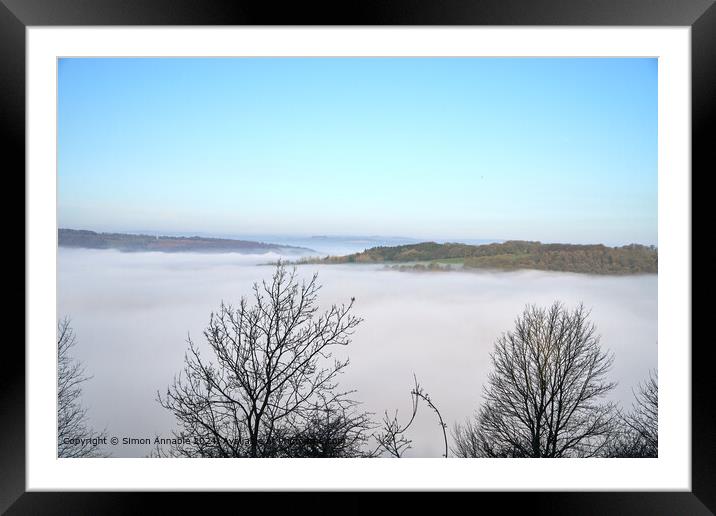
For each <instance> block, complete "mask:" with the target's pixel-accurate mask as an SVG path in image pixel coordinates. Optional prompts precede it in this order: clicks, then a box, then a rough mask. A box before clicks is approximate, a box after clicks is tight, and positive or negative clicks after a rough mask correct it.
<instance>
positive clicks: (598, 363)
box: [453, 302, 616, 457]
mask: <svg viewBox="0 0 716 516" xmlns="http://www.w3.org/2000/svg"><path fill="white" fill-rule="evenodd" d="M588 317H589V313H588V311H587V310H585V308H584V307H583V306H582V305H581V304H580V305H579V306H578V307H577V308H576V309H574V310H573V311H571V312H570V311H568V310H567V309H566V308H565V307H564V306H563V305H562V304H560V303H558V302H555V303H554V304H553V305H552V306H551V307H550V308H548V309H543V308H538V307H536V306H533V305H532V306H527V307H526V308H525V310H524V312H523V313H522V315H521V317H518V318H517V320H516V322H515V328H514V330H513V331H511V332H508V333H506V334H503V335H502V336H501V337H500V338H499V339H498V340H497V342H496V344H495V351H494V352H493V353H492V354H491V359H492V364H493V367H494V370H493V371H492V372H491V373H490V375H489V377H488V385H487V386H486V387H485V392H484V402H483V405H482V407H481V408H480V409H479V411H478V413H477V414H476V416H475V420H474V421H473V422H472V423H471V424H467V425H465V426H462V425H458V426H457V427H456V428H455V429H454V430H453V437H454V439H455V442H456V444H455V445H454V447H453V451H454V453H455V454H456V455H458V456H469V457H594V456H598V455H603V454H604V451H605V448H606V445H607V443H608V441H609V438H610V436H612V435H613V432H614V426H615V419H616V416H615V414H616V410H615V405H614V404H613V403H611V402H606V401H604V400H603V399H602V398H603V397H604V396H605V395H606V394H607V393H608V392H609V391H611V390H612V389H613V388H614V387H615V385H616V384H614V383H612V382H608V381H606V379H605V378H606V375H607V373H608V371H609V370H610V369H611V366H612V363H613V360H614V357H613V355H612V354H611V353H607V352H603V351H602V350H601V348H600V345H599V340H600V338H599V336H598V335H596V333H595V327H594V325H593V324H592V323H590V322H588Z"/></svg>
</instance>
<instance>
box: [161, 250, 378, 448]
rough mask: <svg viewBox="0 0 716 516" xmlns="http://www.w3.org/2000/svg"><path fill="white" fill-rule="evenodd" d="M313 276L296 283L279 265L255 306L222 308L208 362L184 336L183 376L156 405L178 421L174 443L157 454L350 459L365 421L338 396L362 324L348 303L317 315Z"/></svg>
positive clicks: (256, 293) (256, 294)
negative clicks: (346, 355) (347, 352)
mask: <svg viewBox="0 0 716 516" xmlns="http://www.w3.org/2000/svg"><path fill="white" fill-rule="evenodd" d="M317 279H318V276H317V274H314V275H313V277H312V278H311V279H310V280H309V281H303V282H301V283H299V281H298V279H297V277H296V269H295V268H293V269H292V270H290V271H289V270H287V269H286V266H285V265H284V264H283V263H281V262H279V263H278V264H277V266H276V269H275V271H274V273H273V277H272V279H271V281H270V282H266V281H264V282H262V283H261V284H254V286H253V291H252V294H253V295H252V297H253V304H250V303H249V300H247V299H246V298H242V299H241V301H240V302H239V305H238V307H236V308H234V307H232V306H230V305H225V304H223V303H222V304H221V307H220V308H219V311H218V312H217V313H212V314H211V316H210V318H209V324H208V326H207V328H206V330H205V331H204V337H205V338H206V341H207V344H208V347H209V350H210V352H211V355H212V359H213V361H207V360H206V359H204V358H202V356H201V354H200V351H199V349H198V347H197V346H196V345H195V343H194V342H193V341H192V340H191V339H189V350H188V351H187V353H186V355H185V364H184V370H183V371H182V373H180V374H179V376H178V377H175V379H174V382H173V384H172V385H171V386H170V387H169V388H168V389H167V391H166V394H165V395H164V396H161V395H159V394H158V401H159V403H161V405H162V406H163V407H165V408H166V409H168V410H170V411H171V412H172V413H173V414H174V416H175V417H176V420H177V423H178V426H179V430H178V431H175V432H174V437H175V442H173V443H171V445H170V447H169V449H166V450H160V452H159V454H160V455H161V454H162V453H163V454H166V455H171V456H187V457H197V456H198V457H282V456H294V455H296V456H314V455H318V456H347V455H350V456H353V455H357V454H359V452H358V448H359V447H360V446H359V444H360V443H362V442H363V441H364V439H365V438H366V432H367V430H368V427H369V426H370V424H369V419H368V416H367V414H362V413H360V412H358V411H357V410H356V402H355V401H353V400H352V399H350V394H351V392H342V391H339V390H338V386H337V383H336V378H337V376H338V375H339V374H340V373H341V372H342V371H343V369H344V368H345V367H346V366H347V365H348V360H347V359H346V360H338V359H334V358H333V349H335V348H336V347H342V346H347V345H348V344H349V343H350V341H351V335H352V334H353V331H354V330H355V328H356V327H357V326H358V324H360V322H361V319H360V318H358V317H355V316H354V315H352V313H351V310H352V308H353V304H354V299H351V301H350V302H349V303H348V304H343V305H340V306H337V305H333V306H331V307H330V308H329V309H328V310H326V311H325V312H323V313H319V311H318V306H317V303H318V293H319V290H320V288H321V287H320V285H318V283H317Z"/></svg>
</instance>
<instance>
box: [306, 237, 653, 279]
mask: <svg viewBox="0 0 716 516" xmlns="http://www.w3.org/2000/svg"><path fill="white" fill-rule="evenodd" d="M440 260H445V261H448V263H449V262H452V263H454V264H461V265H462V266H463V267H465V268H476V269H478V268H479V269H502V270H516V269H538V270H548V271H563V272H581V273H589V274H640V273H656V272H657V270H658V251H657V248H656V247H655V246H644V245H639V244H629V245H625V246H621V247H608V246H605V245H602V244H594V245H573V244H543V243H541V242H530V241H522V240H510V241H507V242H504V243H493V244H485V245H468V244H458V243H445V244H438V243H435V242H423V243H420V244H411V245H401V246H394V247H373V248H371V249H366V250H365V251H363V252H361V253H355V254H350V255H347V256H329V257H326V258H323V259H314V260H304V261H303V262H302V263H307V262H308V263H411V262H435V261H440ZM415 265H417V266H421V265H423V266H424V264H420V263H415Z"/></svg>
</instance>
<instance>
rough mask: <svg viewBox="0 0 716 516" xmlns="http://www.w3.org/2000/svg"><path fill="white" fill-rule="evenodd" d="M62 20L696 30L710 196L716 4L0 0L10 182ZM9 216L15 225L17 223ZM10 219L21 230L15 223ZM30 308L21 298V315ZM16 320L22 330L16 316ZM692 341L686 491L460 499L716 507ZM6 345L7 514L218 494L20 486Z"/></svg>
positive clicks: (709, 388)
mask: <svg viewBox="0 0 716 516" xmlns="http://www.w3.org/2000/svg"><path fill="white" fill-rule="evenodd" d="M62 25H73V26H85V25H511V26H514V25H556V26H560V25H561V26H565V25H574V26H596V25H605V26H610V25H614V26H632V25H633V26H689V27H691V73H692V77H691V79H692V85H691V88H692V89H691V92H692V113H691V115H692V118H691V119H692V172H691V174H692V175H691V178H692V192H693V195H692V199H693V200H692V213H693V206H694V204H695V203H694V202H693V201H695V196H698V195H707V193H705V192H704V190H705V189H703V188H702V189H701V190H699V189H698V188H696V189H694V188H693V181H694V179H695V178H698V177H704V176H706V175H707V174H708V173H709V172H712V171H713V170H714V165H713V163H714V162H716V144H714V141H713V137H712V136H711V135H712V134H714V131H713V129H714V125H716V124H715V122H714V120H715V117H714V115H715V114H716V109H715V106H716V6H714V0H680V1H676V0H433V1H431V0H349V1H342V2H335V1H334V2H312V3H310V4H309V3H299V2H293V3H287V5H286V6H283V5H277V4H274V3H273V2H269V1H266V0H264V1H263V2H259V1H256V0H233V1H230V0H211V1H210V0H207V1H204V2H200V1H196V0H94V1H87V0H0V70H1V73H2V75H0V77H1V80H0V88H1V89H2V95H1V96H0V126H1V127H2V135H3V138H2V141H3V142H4V143H5V146H4V147H5V151H4V153H3V155H4V158H5V159H4V162H5V163H8V162H9V163H11V164H10V165H6V167H7V168H5V167H3V168H4V171H5V174H4V178H8V179H7V180H10V179H9V177H10V176H12V177H13V178H15V179H16V180H18V179H19V178H20V177H24V175H23V174H22V173H21V171H24V169H25V109H26V106H25V29H26V28H27V27H28V26H62ZM709 129H711V131H709ZM8 158H10V159H8ZM13 172H16V173H15V174H13ZM20 189H22V190H23V192H24V181H23V183H22V184H18V185H17V190H14V189H13V190H11V189H6V192H10V191H12V192H15V191H18V190H20ZM13 195H14V196H15V197H16V198H19V197H20V196H19V195H18V194H11V195H10V196H9V197H12V196H13ZM6 197H8V195H7V194H6ZM23 199H24V196H23ZM15 213H16V212H15ZM692 218H693V223H694V226H696V225H697V223H698V220H699V218H698V217H696V216H693V215H692ZM6 220H13V221H14V218H13V219H10V218H8V219H6ZM13 223H14V224H15V225H18V226H19V224H18V223H17V222H16V221H14V222H13ZM692 235H697V236H699V235H701V236H702V237H703V236H704V235H707V236H708V233H703V232H701V233H699V232H695V231H693V230H692ZM23 239H24V234H23ZM18 247H19V246H18ZM690 252H691V253H692V264H693V266H694V267H695V266H696V265H697V262H698V260H699V259H702V260H703V259H705V257H710V253H704V254H701V255H697V254H696V253H694V252H693V249H692V250H690ZM25 258H26V259H27V257H26V256H25ZM26 280H27V278H26ZM707 288H708V285H707V282H702V281H699V282H698V283H697V285H696V286H695V288H692V296H693V293H698V291H703V292H704V293H705V291H706V289H707ZM8 298H9V297H8ZM23 299H24V295H23ZM18 305H19V303H18ZM24 306H25V305H24V303H23V310H24ZM696 308H698V307H697V306H694V309H696ZM693 319H694V317H693V315H692V320H693ZM15 320H16V321H18V320H19V318H15ZM696 320H698V318H696ZM14 325H15V326H17V327H20V325H19V323H17V322H15V323H14ZM692 340H693V345H692V347H691V355H692V421H691V423H692V457H691V467H692V490H691V492H655V491H650V492H588V493H577V492H570V493H554V492H535V493H512V492H510V493H479V494H477V493H476V494H460V495H456V496H463V497H464V496H471V497H474V496H477V497H478V498H480V505H481V506H482V507H484V508H487V507H489V505H487V503H486V502H497V503H499V504H502V506H501V507H503V508H504V509H508V510H509V509H511V508H514V507H515V506H529V507H530V511H531V512H533V513H534V512H536V513H549V514H641V513H644V514H693V515H699V514H713V513H714V512H716V460H715V457H716V444H715V443H716V416H715V413H716V411H715V410H714V407H715V406H716V405H715V401H714V398H715V396H714V393H716V381H714V375H713V372H712V369H713V366H712V364H713V363H714V362H713V358H714V356H715V355H714V353H713V352H712V351H711V349H712V346H713V344H712V342H713V338H709V339H705V340H702V341H697V340H696V339H695V338H692ZM687 344H689V343H684V345H687ZM3 347H4V350H3V358H2V359H0V363H1V364H2V368H1V369H2V373H1V374H0V420H1V421H2V439H1V440H0V463H1V465H2V466H1V471H0V511H7V513H8V514H26V513H33V514H35V513H38V514H66V513H68V514H115V513H116V514H120V513H125V512H139V511H140V510H141V508H146V506H145V505H144V504H145V503H146V501H145V500H142V499H141V498H143V497H150V498H159V499H160V500H158V501H159V502H160V503H161V504H163V512H169V511H171V510H173V508H172V507H171V506H172V505H175V506H176V507H179V508H182V509H185V510H186V509H187V508H190V507H191V503H198V504H201V506H202V507H204V508H206V507H207V506H206V505H205V504H206V501H205V499H206V497H207V496H212V497H215V496H217V494H206V493H205V494H199V495H196V496H198V497H199V498H200V499H202V500H204V501H201V500H195V499H194V498H193V497H192V500H187V495H186V494H182V493H176V496H171V497H170V496H168V495H167V494H166V493H165V494H161V493H155V494H147V493H144V494H138V493H118V492H114V493H96V492H95V493H36V492H33V493H27V492H25V472H26V471H25V356H24V350H23V347H22V346H20V345H19V339H15V340H14V341H12V342H10V341H9V340H8V341H6V342H4V346H3ZM228 496H234V495H233V494H229V493H227V494H222V495H221V498H226V497H228ZM240 496H242V497H243V499H244V500H246V499H248V500H256V501H259V502H261V500H258V497H259V496H260V495H259V494H247V493H243V494H241V495H240ZM318 496H320V497H321V501H320V502H319V501H317V498H316V497H318ZM324 496H325V493H302V494H293V495H292V501H291V503H292V508H291V509H288V508H287V510H296V508H298V507H309V508H310V507H322V506H323V507H326V508H328V507H334V508H335V510H337V511H339V512H348V511H350V512H358V511H360V512H364V511H366V510H374V508H375V507H376V502H375V501H374V500H372V499H371V498H372V497H374V496H377V495H374V494H369V495H366V494H360V495H358V494H356V493H353V494H350V495H348V496H346V497H345V499H344V501H342V502H340V505H334V503H333V502H326V501H325V500H323V497H324ZM271 497H272V503H282V502H283V501H284V500H285V495H280V496H279V495H277V494H273V495H271ZM296 498H297V500H296ZM423 498H424V495H423V494H422V493H417V494H412V495H411V496H410V497H404V500H403V502H401V503H402V505H401V507H402V509H401V510H412V509H413V508H417V507H420V506H421V505H423V503H424V501H423ZM212 501H213V498H212ZM468 503H474V502H468ZM324 504H325V505H324ZM476 508H478V507H476ZM501 510H502V509H501ZM142 512H143V511H142ZM331 512H333V511H331Z"/></svg>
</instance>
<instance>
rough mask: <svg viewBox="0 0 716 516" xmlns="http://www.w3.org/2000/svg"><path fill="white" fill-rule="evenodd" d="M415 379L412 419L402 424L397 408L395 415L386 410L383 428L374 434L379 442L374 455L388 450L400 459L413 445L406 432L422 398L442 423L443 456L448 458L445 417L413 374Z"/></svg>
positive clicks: (411, 397)
mask: <svg viewBox="0 0 716 516" xmlns="http://www.w3.org/2000/svg"><path fill="white" fill-rule="evenodd" d="M413 380H414V381H415V386H414V387H413V389H412V390H411V391H410V399H411V402H412V410H411V414H410V419H409V420H408V422H407V423H405V424H404V425H401V424H400V423H399V422H398V411H397V410H396V411H395V413H394V414H393V416H389V415H388V412H387V411H386V412H385V414H384V416H383V424H382V426H381V430H380V431H379V432H378V433H377V434H376V435H375V436H374V437H375V439H376V441H377V442H378V448H377V449H376V451H375V453H374V454H373V455H376V454H377V453H380V452H383V451H384V452H387V453H388V454H389V455H390V456H392V457H395V458H398V459H399V458H401V457H402V456H403V454H404V453H405V452H406V451H408V450H409V449H410V448H411V447H412V446H411V445H412V440H410V439H408V438H407V437H406V436H405V434H406V432H407V431H408V429H409V428H410V427H411V426H412V424H413V422H414V421H415V416H417V414H418V405H419V402H420V400H423V401H424V402H425V403H426V404H427V405H428V407H430V409H431V410H432V411H433V412H434V413H435V415H436V417H437V419H438V425H440V430H441V431H442V434H443V442H444V444H445V452H444V453H443V457H445V458H447V456H448V450H449V447H448V440H447V425H446V424H445V422H444V421H443V417H442V415H441V414H440V411H439V410H438V408H437V407H436V406H435V404H434V403H433V401H432V399H431V398H430V395H429V394H428V393H427V392H425V390H424V389H423V388H422V387H421V385H420V384H419V383H418V379H417V377H416V376H415V375H413Z"/></svg>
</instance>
